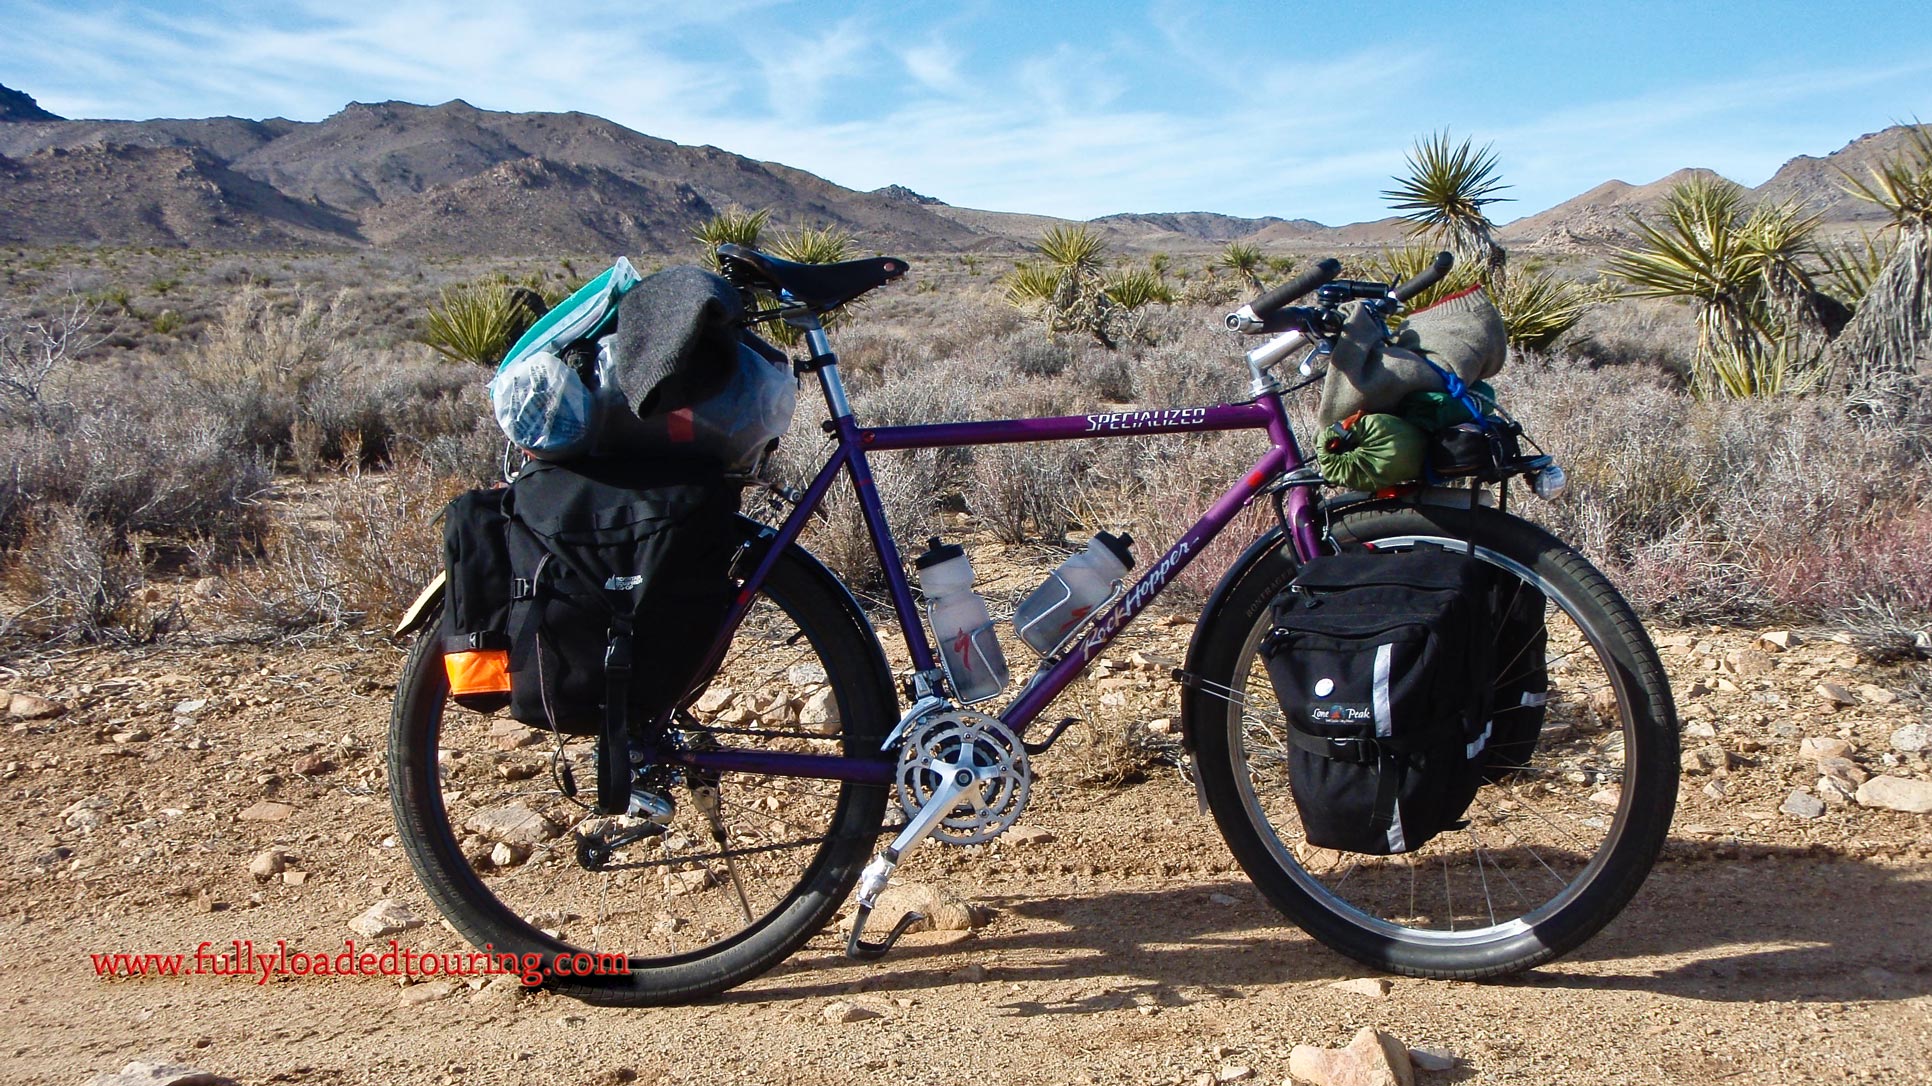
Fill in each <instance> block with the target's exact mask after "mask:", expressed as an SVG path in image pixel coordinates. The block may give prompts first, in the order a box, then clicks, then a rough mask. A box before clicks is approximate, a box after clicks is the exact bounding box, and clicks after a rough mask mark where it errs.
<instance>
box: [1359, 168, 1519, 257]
mask: <svg viewBox="0 0 1932 1086" xmlns="http://www.w3.org/2000/svg"><path fill="white" fill-rule="evenodd" d="M1407 163H1408V167H1409V169H1408V174H1407V176H1404V177H1397V178H1393V179H1392V180H1394V181H1395V187H1394V188H1392V189H1388V190H1386V191H1384V192H1383V193H1382V195H1383V196H1384V197H1387V198H1388V201H1389V206H1390V207H1391V208H1393V209H1394V210H1395V211H1397V212H1398V213H1400V214H1401V216H1402V218H1403V219H1404V220H1406V221H1407V222H1408V224H1409V233H1410V235H1411V236H1412V237H1427V238H1432V239H1434V240H1436V241H1437V242H1439V243H1441V244H1444V245H1447V246H1448V247H1449V251H1450V252H1452V253H1454V254H1456V260H1457V262H1458V263H1466V264H1476V265H1479V266H1480V267H1482V269H1483V270H1484V276H1483V278H1484V279H1485V280H1486V281H1489V282H1492V283H1494V282H1497V281H1498V280H1499V279H1500V278H1501V277H1502V273H1503V264H1504V261H1506V260H1507V259H1508V254H1507V253H1505V252H1504V251H1503V247H1502V246H1501V245H1498V244H1497V243H1496V236H1495V235H1496V224H1495V223H1493V222H1491V221H1490V220H1489V215H1488V214H1487V213H1486V212H1485V211H1484V210H1483V209H1484V208H1485V207H1488V206H1489V205H1490V204H1494V203H1498V202H1501V201H1503V200H1505V199H1507V197H1501V196H1497V195H1495V194H1496V193H1498V192H1501V191H1502V190H1504V189H1506V188H1508V187H1509V186H1508V185H1505V184H1503V183H1502V180H1501V179H1500V177H1499V176H1498V169H1497V165H1496V154H1495V152H1494V151H1493V150H1492V149H1491V146H1490V145H1489V144H1484V145H1483V146H1482V148H1481V149H1478V148H1476V146H1475V144H1474V142H1473V141H1472V140H1470V139H1464V140H1463V141H1462V143H1460V144H1457V145H1454V146H1451V145H1450V142H1449V133H1448V131H1447V130H1444V131H1441V132H1437V133H1434V134H1433V135H1429V136H1424V137H1422V138H1421V139H1418V140H1417V141H1416V142H1415V147H1414V149H1413V150H1411V151H1410V152H1409V154H1408V158H1407Z"/></svg>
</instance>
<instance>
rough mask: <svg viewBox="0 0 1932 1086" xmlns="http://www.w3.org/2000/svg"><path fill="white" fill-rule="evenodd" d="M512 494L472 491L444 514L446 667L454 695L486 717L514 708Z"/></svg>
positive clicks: (452, 694) (493, 490)
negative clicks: (508, 506) (506, 503)
mask: <svg viewBox="0 0 1932 1086" xmlns="http://www.w3.org/2000/svg"><path fill="white" fill-rule="evenodd" d="M508 494H509V491H508V490H505V489H504V488H502V487H496V488H493V489H486V490H471V491H468V492H466V493H463V494H459V495H457V496H456V498H455V500H453V501H451V502H450V503H449V505H448V506H447V507H446V508H445V509H444V510H443V570H444V573H445V576H446V578H447V582H446V589H445V594H444V601H443V623H442V630H441V632H440V633H441V637H442V646H443V667H444V670H445V671H447V672H448V674H449V692H450V696H451V697H452V698H454V699H456V702H457V704H459V705H462V706H464V707H465V708H469V709H474V710H476V711H477V712H479V713H489V712H495V711H496V710H498V709H501V708H503V707H504V706H506V705H508V704H510V674H509V649H510V596H511V590H512V585H511V582H512V580H513V574H511V572H510V544H509V539H508V536H507V533H508V530H509V525H510V519H509V517H508V516H506V515H505V514H504V512H503V500H504V498H505V497H506V496H508Z"/></svg>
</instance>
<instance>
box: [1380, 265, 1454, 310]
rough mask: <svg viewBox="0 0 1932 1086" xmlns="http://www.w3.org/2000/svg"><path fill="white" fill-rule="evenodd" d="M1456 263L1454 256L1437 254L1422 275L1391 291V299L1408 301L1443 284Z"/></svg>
mask: <svg viewBox="0 0 1932 1086" xmlns="http://www.w3.org/2000/svg"><path fill="white" fill-rule="evenodd" d="M1455 263H1456V258H1455V256H1454V255H1453V254H1451V253H1437V254H1436V259H1435V260H1434V262H1432V263H1431V264H1430V265H1429V266H1428V268H1426V269H1424V270H1423V272H1422V274H1421V275H1418V276H1416V277H1415V278H1414V279H1411V280H1409V281H1408V282H1406V283H1404V284H1402V285H1401V286H1399V287H1396V288H1395V289H1394V290H1391V291H1389V297H1391V298H1394V299H1395V300H1396V301H1398V302H1406V301H1408V300H1409V299H1410V298H1413V297H1415V296H1416V295H1418V294H1420V293H1422V292H1423V291H1425V290H1428V289H1429V288H1430V287H1433V286H1435V285H1436V284H1437V283H1439V282H1441V281H1442V277H1443V276H1445V275H1448V274H1449V269H1450V268H1452V267H1454V266H1455Z"/></svg>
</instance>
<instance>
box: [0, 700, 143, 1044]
mask: <svg viewBox="0 0 1932 1086" xmlns="http://www.w3.org/2000/svg"><path fill="white" fill-rule="evenodd" d="M66 711H67V706H65V705H62V704H61V703H60V702H57V701H49V700H48V699H46V698H43V697H40V696H39V695H36V694H15V695H13V696H12V697H11V698H9V699H8V701H7V715H8V716H10V717H12V718H13V719H15V720H52V719H53V718H55V717H57V716H59V715H60V714H62V713H64V712H66ZM129 1066H132V1065H131V1064H130V1065H129Z"/></svg>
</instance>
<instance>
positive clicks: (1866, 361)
mask: <svg viewBox="0 0 1932 1086" xmlns="http://www.w3.org/2000/svg"><path fill="white" fill-rule="evenodd" d="M1907 136H1908V143H1907V146H1906V147H1905V149H1904V150H1903V151H1901V152H1900V153H1899V154H1897V155H1895V156H1893V157H1892V158H1890V159H1888V160H1886V161H1885V162H1882V163H1879V164H1878V165H1875V166H1873V167H1872V168H1871V170H1870V173H1869V175H1868V176H1867V177H1864V178H1859V177H1853V176H1851V175H1849V174H1847V175H1846V179H1845V181H1846V186H1845V187H1846V190H1847V191H1849V192H1850V193H1851V194H1852V195H1854V196H1857V197H1858V198H1860V199H1862V200H1868V201H1870V202H1871V203H1874V204H1877V205H1878V206H1879V207H1880V208H1883V209H1884V211H1885V213H1886V214H1887V215H1889V216H1890V217H1891V220H1892V221H1891V223H1890V224H1889V225H1888V226H1887V227H1886V229H1887V230H1888V231H1890V232H1893V233H1895V234H1896V235H1897V239H1898V241H1897V245H1896V246H1895V247H1894V248H1893V250H1892V253H1891V257H1890V259H1888V260H1887V261H1886V262H1885V265H1884V267H1883V268H1882V269H1881V270H1880V271H1879V272H1878V274H1877V275H1876V276H1875V277H1874V278H1873V279H1872V281H1871V282H1870V284H1869V287H1868V289H1867V290H1866V291H1865V296H1864V300H1863V301H1862V302H1860V304H1859V306H1858V312H1857V314H1856V315H1855V316H1853V317H1852V319H1851V322H1850V323H1849V324H1847V325H1846V326H1845V330H1844V332H1843V333H1841V334H1840V335H1839V336H1838V338H1837V340H1836V341H1834V342H1833V343H1832V347H1831V352H1830V355H1829V357H1830V359H1831V361H1832V362H1833V363H1835V364H1836V366H1837V367H1839V372H1841V373H1843V374H1845V375H1846V376H1847V377H1848V378H1849V379H1850V382H1851V388H1852V396H1853V398H1854V400H1856V401H1858V402H1860V403H1862V404H1863V405H1864V406H1866V407H1868V408H1870V409H1872V410H1875V411H1879V412H1881V413H1883V414H1892V415H1896V414H1899V413H1901V412H1902V411H1905V410H1909V408H1910V406H1911V404H1912V401H1913V399H1914V398H1916V397H1917V396H1921V395H1924V394H1925V393H1926V391H1927V385H1928V378H1927V374H1925V373H1923V372H1921V370H1920V367H1921V356H1922V355H1924V354H1925V353H1926V351H1927V350H1928V348H1932V128H1928V127H1927V126H1925V125H1920V124H1914V125H1913V126H1912V127H1911V128H1910V129H1908V130H1907Z"/></svg>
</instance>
